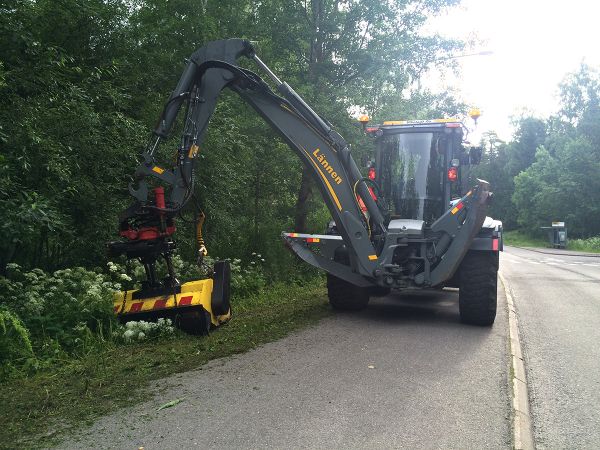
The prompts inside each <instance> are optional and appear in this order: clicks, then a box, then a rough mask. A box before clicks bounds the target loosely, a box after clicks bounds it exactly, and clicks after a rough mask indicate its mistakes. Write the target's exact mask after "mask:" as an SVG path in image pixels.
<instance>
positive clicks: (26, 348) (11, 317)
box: [0, 309, 33, 380]
mask: <svg viewBox="0 0 600 450" xmlns="http://www.w3.org/2000/svg"><path fill="white" fill-rule="evenodd" d="M31 358H33V349H32V348H31V341H30V340H29V332H28V331H27V329H26V328H25V326H24V325H23V322H21V320H20V319H19V318H18V317H17V315H16V314H14V313H11V312H10V311H7V310H5V309H0V380H2V379H5V378H8V377H10V376H11V375H13V374H18V373H19V370H20V368H21V367H23V366H24V365H25V364H26V363H27V362H28V361H29V360H30V359H31Z"/></svg>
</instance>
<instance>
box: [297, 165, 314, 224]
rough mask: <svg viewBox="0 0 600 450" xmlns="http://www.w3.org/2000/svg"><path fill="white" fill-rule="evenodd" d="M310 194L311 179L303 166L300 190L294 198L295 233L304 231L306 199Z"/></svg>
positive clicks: (307, 199)
mask: <svg viewBox="0 0 600 450" xmlns="http://www.w3.org/2000/svg"><path fill="white" fill-rule="evenodd" d="M311 196H312V179H311V174H310V171H309V170H308V169H307V168H306V167H304V168H303V169H302V180H301V181H300V190H299V191H298V199H297V200H296V217H295V219H294V231H295V232H296V233H306V231H307V228H306V219H307V217H308V201H309V199H310V197H311Z"/></svg>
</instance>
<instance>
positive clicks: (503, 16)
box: [424, 0, 600, 140]
mask: <svg viewBox="0 0 600 450" xmlns="http://www.w3.org/2000/svg"><path fill="white" fill-rule="evenodd" d="M427 30H428V31H434V32H438V33H439V34H442V35H443V36H448V37H455V38H461V39H466V40H469V39H470V38H472V37H476V38H477V39H479V40H481V41H482V42H481V44H479V45H477V46H476V47H474V48H473V49H472V50H466V51H465V52H464V53H474V52H479V51H491V52H493V54H491V55H487V56H470V57H462V58H457V59H456V60H455V61H456V62H458V63H459V65H460V68H461V75H460V76H459V77H455V76H453V75H451V74H450V76H444V77H440V76H439V74H438V73H437V71H436V70H435V69H433V70H431V71H430V73H429V74H428V75H427V78H426V79H425V80H424V84H425V86H428V87H430V88H431V89H432V90H434V91H436V90H440V89H447V88H453V89H456V90H457V91H459V92H460V95H461V97H462V100H463V101H465V102H466V103H467V104H469V105H470V106H477V107H479V108H480V109H481V110H482V116H481V118H480V119H479V121H478V126H477V134H478V135H480V134H481V133H482V132H485V131H492V130H493V131H496V132H497V133H498V135H499V136H500V137H501V138H502V139H505V140H509V139H510V137H511V136H512V132H513V129H512V126H511V116H519V115H521V114H522V113H523V111H528V112H530V113H531V114H533V115H535V116H537V117H541V118H546V117H548V116H549V115H551V114H553V113H555V112H556V111H557V109H558V85H559V83H560V82H561V81H562V80H563V78H564V77H565V75H567V74H568V73H570V72H574V71H575V70H577V68H578V67H579V66H580V64H581V63H582V62H584V61H585V63H586V64H588V65H590V66H592V67H595V68H600V2H596V1H594V0H570V1H556V0H545V1H543V0H520V1H519V0H463V1H462V4H461V6H459V7H455V8H453V9H451V10H450V11H448V12H447V13H446V14H443V15H442V16H440V17H437V18H435V19H432V20H431V21H430V23H429V24H428V25H427ZM472 137H473V138H474V137H475V136H472Z"/></svg>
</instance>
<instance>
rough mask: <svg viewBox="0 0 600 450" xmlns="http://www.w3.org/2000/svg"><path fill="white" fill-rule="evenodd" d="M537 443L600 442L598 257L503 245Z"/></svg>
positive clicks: (578, 445)
mask: <svg viewBox="0 0 600 450" xmlns="http://www.w3.org/2000/svg"><path fill="white" fill-rule="evenodd" d="M501 271H502V273H503V274H504V276H505V278H506V280H507V283H508V284H509V286H510V288H511V292H512V294H513V297H514V301H515V305H516V309H517V314H518V317H519V325H520V328H521V330H520V333H521V342H522V345H523V351H524V355H525V367H526V371H527V381H528V385H529V396H530V403H531V412H532V418H533V427H534V439H535V441H536V447H537V448H538V449H543V448H547V449H598V448H600V255H597V256H596V257H590V256H582V255H581V254H577V253H575V252H565V251H561V250H542V251H530V250H524V249H519V248H510V247H509V248H506V249H505V252H504V254H503V255H502V260H501Z"/></svg>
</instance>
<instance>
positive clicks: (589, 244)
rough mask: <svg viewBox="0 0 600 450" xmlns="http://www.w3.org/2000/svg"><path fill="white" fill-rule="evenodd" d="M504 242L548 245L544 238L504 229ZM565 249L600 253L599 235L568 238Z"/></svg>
mask: <svg viewBox="0 0 600 450" xmlns="http://www.w3.org/2000/svg"><path fill="white" fill-rule="evenodd" d="M504 243H505V244H506V245H512V246H515V247H538V248H548V247H550V245H549V244H548V241H547V240H546V239H545V238H540V237H532V236H530V235H528V234H527V233H524V232H522V231H519V230H512V231H505V232H504ZM567 249H568V250H575V251H579V252H588V253H600V236H596V237H591V238H587V239H569V240H568V241H567Z"/></svg>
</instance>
